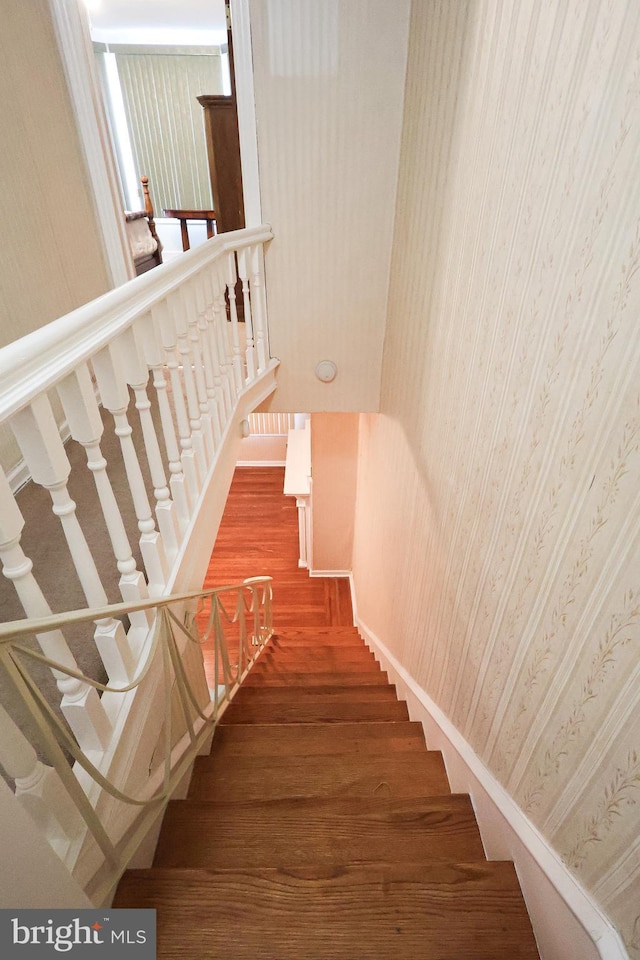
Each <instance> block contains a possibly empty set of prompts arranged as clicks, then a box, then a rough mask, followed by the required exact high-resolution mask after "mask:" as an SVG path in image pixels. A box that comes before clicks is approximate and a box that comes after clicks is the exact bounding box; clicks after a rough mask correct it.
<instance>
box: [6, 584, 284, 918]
mask: <svg viewBox="0 0 640 960" xmlns="http://www.w3.org/2000/svg"><path fill="white" fill-rule="evenodd" d="M136 611H137V612H146V613H149V614H151V615H152V623H153V626H152V630H151V632H150V635H149V642H148V644H147V645H146V648H145V650H144V651H143V654H142V655H141V656H140V658H139V659H138V663H137V665H136V671H135V675H134V677H132V679H131V680H130V681H129V682H125V683H122V684H112V683H100V682H98V681H96V680H94V679H92V678H90V677H86V676H84V675H83V674H82V673H81V672H80V671H79V670H78V669H77V667H75V665H74V664H73V663H70V662H60V661H59V660H56V659H54V658H53V657H52V656H47V655H45V654H41V653H38V652H36V651H35V650H34V649H32V648H31V647H29V646H27V645H26V644H25V643H24V640H25V639H26V638H28V637H30V636H31V635H33V634H34V633H35V634H38V635H41V636H47V635H52V634H54V633H58V632H59V631H60V630H61V629H63V628H64V626H65V625H69V624H82V623H88V622H90V621H92V620H98V621H100V620H104V619H108V620H111V619H114V618H115V617H118V616H121V615H122V614H123V613H127V614H128V615H130V616H131V615H132V614H133V613H134V612H136ZM272 632H273V626H272V594H271V578H270V577H253V578H250V579H248V580H244V581H243V582H242V583H239V584H233V585H230V586H225V587H220V588H217V589H215V590H206V591H200V592H197V593H188V594H181V595H174V596H171V597H166V598H163V599H155V600H147V601H139V602H137V603H135V604H116V605H112V606H109V607H106V608H103V609H98V610H78V611H74V612H72V613H67V614H58V615H55V616H46V617H43V618H40V619H38V620H23V621H15V622H12V623H7V624H2V625H0V670H2V671H3V673H4V675H5V676H6V677H7V678H8V679H9V680H10V681H11V684H12V686H13V689H14V691H15V693H16V696H17V697H19V699H20V702H21V705H22V707H23V709H24V710H26V712H27V713H28V715H29V717H30V719H31V723H32V726H33V727H34V728H35V729H36V730H37V732H38V741H39V747H40V750H41V751H42V752H43V753H44V754H45V756H46V760H47V762H46V763H43V762H42V761H41V760H39V759H38V757H37V755H36V751H35V750H34V748H33V746H32V744H31V743H30V742H29V741H28V740H27V738H26V737H25V735H24V733H23V732H22V731H21V730H20V729H19V727H18V725H17V723H16V722H15V721H14V719H13V718H12V717H11V716H10V714H9V712H8V711H7V710H5V709H4V708H3V707H2V706H1V705H0V767H1V768H2V769H3V770H4V772H5V774H6V775H7V776H8V777H10V778H12V779H13V780H14V781H15V791H16V796H17V797H18V799H19V800H20V802H21V803H22V804H23V806H24V807H25V808H26V809H27V810H28V811H29V813H30V814H31V816H32V817H33V819H34V820H35V822H36V824H37V825H38V826H39V827H40V829H41V831H42V834H43V840H44V839H46V840H47V841H48V842H49V843H50V845H51V846H52V847H53V849H54V850H55V851H56V852H57V853H58V855H59V856H60V858H61V859H62V860H63V862H64V863H65V864H66V865H67V867H68V869H69V871H70V872H71V873H73V874H77V877H76V878H77V879H78V880H79V882H81V884H82V885H83V886H84V887H85V890H86V892H87V894H88V895H89V896H90V897H91V898H92V899H93V900H94V902H95V903H96V904H100V903H102V902H104V901H105V900H107V899H108V898H109V895H110V893H111V892H112V891H113V888H114V885H115V883H116V882H117V880H118V879H119V877H120V875H121V873H122V872H123V870H124V869H125V868H126V866H127V864H128V862H129V860H130V858H131V856H132V855H133V854H134V853H135V851H136V849H137V847H138V845H139V843H140V841H141V840H142V839H143V838H144V837H145V835H146V834H147V832H148V831H149V829H150V827H151V826H152V825H153V823H154V821H155V820H157V818H158V816H159V815H160V814H161V812H162V811H163V809H164V806H165V804H166V803H167V801H168V800H169V798H170V797H171V794H172V793H173V791H174V790H175V789H176V786H177V785H178V784H179V783H180V781H181V780H182V778H183V777H184V775H185V772H186V771H187V769H188V767H189V766H190V764H191V763H192V762H193V760H194V758H195V756H196V755H197V753H198V751H199V750H200V748H201V747H202V746H203V744H204V743H205V742H206V741H207V739H208V738H209V737H210V736H211V734H212V731H213V728H214V727H215V724H216V723H217V721H218V719H219V718H220V716H221V714H222V712H223V711H224V709H225V708H226V706H227V705H228V703H229V702H230V700H231V698H232V697H233V695H234V693H235V692H236V690H237V689H238V687H239V685H240V684H241V683H242V680H243V679H244V677H245V676H246V674H247V672H248V670H249V669H250V668H251V666H252V665H253V663H254V662H255V660H256V659H257V657H258V656H259V655H260V653H261V651H262V649H263V648H264V645H265V644H266V643H267V641H268V640H269V638H270V637H271V635H272ZM193 648H195V650H196V654H195V657H194V655H193V654H194V651H193ZM61 652H62V653H63V654H64V651H63V650H62V651H61ZM203 656H204V659H205V661H206V666H205V671H206V672H205V676H206V679H207V682H208V687H207V686H206V685H203V683H202V680H203V669H202V667H203ZM62 659H64V656H63V657H62V658H61V660H62ZM67 659H68V658H67ZM34 662H38V663H44V664H46V665H47V666H48V667H49V668H50V669H51V670H53V671H55V672H56V674H58V675H61V676H63V677H65V678H68V679H69V680H71V681H72V682H74V683H77V684H80V685H82V687H83V688H90V689H92V690H93V692H94V693H95V692H96V691H100V692H101V694H102V699H101V701H100V702H103V701H107V710H108V711H109V712H110V713H114V714H116V715H118V716H119V723H120V724H122V723H123V720H126V713H127V712H128V711H130V710H131V707H132V703H133V696H134V695H135V694H136V693H138V692H140V691H141V688H142V687H143V685H146V686H147V687H148V686H149V684H150V681H151V680H152V679H153V675H154V673H156V674H157V673H160V674H161V678H160V683H159V684H157V686H158V696H157V698H156V699H159V700H160V702H161V703H162V705H163V709H162V712H159V711H158V710H157V709H156V710H155V711H154V725H153V726H154V729H155V737H154V739H153V741H152V742H151V743H150V749H149V751H148V753H149V758H150V759H149V762H148V764H147V765H146V767H145V769H147V770H148V773H146V774H145V775H143V776H141V775H140V773H139V771H138V772H137V773H136V775H135V777H133V778H129V780H128V781H125V782H118V781H117V780H115V779H113V778H110V777H109V776H108V775H106V774H105V772H104V770H103V769H102V768H101V765H100V763H99V760H97V758H96V756H95V754H93V755H89V754H87V753H86V752H85V751H83V750H82V748H81V745H80V744H79V743H78V741H77V738H76V737H75V734H74V730H73V728H72V727H71V726H70V725H69V724H67V723H65V722H64V720H63V719H61V718H60V717H58V716H57V715H56V713H55V711H54V710H52V708H51V705H50V704H49V703H48V702H47V700H46V698H45V697H44V696H43V694H42V693H41V691H40V689H39V687H38V683H37V680H36V679H34V676H33V674H32V672H31V668H32V666H33V664H34ZM118 700H120V701H121V703H120V704H119V705H118V707H117V709H115V710H114V709H113V702H114V701H118Z"/></svg>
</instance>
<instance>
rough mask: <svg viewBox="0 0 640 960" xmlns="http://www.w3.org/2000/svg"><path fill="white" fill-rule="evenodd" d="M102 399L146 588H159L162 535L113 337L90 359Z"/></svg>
mask: <svg viewBox="0 0 640 960" xmlns="http://www.w3.org/2000/svg"><path fill="white" fill-rule="evenodd" d="M92 363H93V369H94V371H95V374H96V380H97V382H98V388H99V390H100V396H101V398H102V402H103V404H104V406H105V407H106V408H107V410H108V411H109V412H110V413H111V415H112V416H113V420H114V423H115V433H116V436H117V437H118V439H119V440H120V449H121V450H122V459H123V461H124V468H125V472H126V474H127V481H128V484H129V490H130V492H131V497H132V499H133V506H134V509H135V513H136V518H137V520H138V529H139V531H140V552H141V553H142V559H143V561H144V566H145V569H146V571H147V579H148V581H149V592H150V593H152V594H158V593H161V592H162V589H163V587H164V584H165V583H166V577H167V561H166V557H165V553H164V546H163V543H162V537H161V536H160V534H159V533H158V531H157V530H156V525H155V522H154V519H153V515H152V513H151V506H150V504H149V498H148V496H147V491H146V488H145V485H144V479H143V476H142V471H141V469H140V462H139V460H138V454H137V452H136V448H135V444H134V442H133V439H132V434H133V430H132V429H131V426H130V424H129V420H128V418H127V410H128V408H129V391H128V390H127V385H126V383H125V380H124V377H123V376H122V367H123V363H124V361H123V351H122V350H121V348H120V344H119V343H118V342H117V341H116V342H113V343H110V344H109V346H107V347H104V349H102V350H100V351H99V352H98V353H97V354H96V355H95V356H94V357H93V360H92Z"/></svg>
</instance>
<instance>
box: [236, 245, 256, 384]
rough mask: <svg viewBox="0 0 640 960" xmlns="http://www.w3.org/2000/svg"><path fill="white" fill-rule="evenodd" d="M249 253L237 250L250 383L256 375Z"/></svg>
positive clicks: (243, 248) (244, 249)
mask: <svg viewBox="0 0 640 960" xmlns="http://www.w3.org/2000/svg"><path fill="white" fill-rule="evenodd" d="M248 261H249V251H248V250H247V248H246V247H242V249H241V250H238V273H239V275H240V279H241V280H242V299H243V303H244V329H245V336H246V347H245V357H246V363H247V380H248V381H249V382H251V381H252V380H254V379H255V375H256V350H255V345H254V342H253V320H252V318H251V299H250V297H249V264H248Z"/></svg>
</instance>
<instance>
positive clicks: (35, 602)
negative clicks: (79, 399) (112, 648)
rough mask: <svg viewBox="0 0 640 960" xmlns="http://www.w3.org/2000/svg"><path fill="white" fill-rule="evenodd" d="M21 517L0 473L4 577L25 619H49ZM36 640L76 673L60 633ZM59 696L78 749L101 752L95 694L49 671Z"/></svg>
mask: <svg viewBox="0 0 640 960" xmlns="http://www.w3.org/2000/svg"><path fill="white" fill-rule="evenodd" d="M23 528H24V518H23V516H22V514H21V513H20V510H19V508H18V505H17V503H16V502H15V500H14V498H13V494H12V493H11V489H10V487H9V481H8V480H7V478H6V477H5V475H4V473H3V472H2V471H0V562H1V563H2V572H3V574H4V576H5V577H6V578H7V579H8V580H11V581H12V582H13V585H14V587H15V590H16V593H17V594H18V598H19V600H20V603H21V604H22V608H23V610H24V612H25V614H26V616H27V617H31V618H38V617H48V616H51V608H50V606H49V604H48V603H47V601H46V599H45V597H44V594H43V593H42V590H41V589H40V587H39V585H38V583H37V581H36V579H35V577H34V575H33V573H32V569H33V564H32V563H31V560H29V558H28V557H26V556H25V554H24V551H23V550H22V547H21V545H20V540H21V536H22V530H23ZM36 640H37V641H38V643H39V645H40V649H41V650H42V652H43V653H44V655H45V657H49V659H50V660H54V661H55V662H56V663H59V664H60V665H61V666H64V667H68V668H69V669H70V670H76V671H78V665H77V663H76V660H75V657H74V656H73V654H72V653H71V650H70V649H69V646H68V644H67V641H66V640H65V638H64V636H63V634H62V633H61V631H60V630H51V631H47V632H46V633H39V634H36ZM52 673H53V676H54V677H55V679H56V683H57V686H58V690H59V691H60V694H61V696H62V700H61V702H60V709H61V710H62V713H63V715H64V717H65V719H66V721H67V723H68V724H69V727H70V728H71V730H72V732H73V734H74V736H75V738H76V740H77V741H78V744H79V746H80V748H81V749H82V750H83V751H84V752H85V753H86V752H88V751H92V750H97V751H100V750H103V749H104V748H105V747H106V746H107V744H108V742H109V738H110V736H111V724H110V723H109V720H108V719H107V716H106V714H105V712H104V709H103V707H102V703H101V701H100V697H99V696H98V693H97V691H96V690H95V689H94V688H93V687H91V686H89V685H88V684H86V683H83V682H82V681H81V680H77V679H76V678H75V677H70V676H68V675H67V674H66V673H63V672H62V671H60V670H52Z"/></svg>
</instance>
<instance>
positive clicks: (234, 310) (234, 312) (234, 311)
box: [226, 250, 244, 396]
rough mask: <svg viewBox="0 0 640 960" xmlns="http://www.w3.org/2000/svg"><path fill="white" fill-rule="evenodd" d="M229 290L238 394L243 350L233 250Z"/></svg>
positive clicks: (241, 379)
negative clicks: (241, 346)
mask: <svg viewBox="0 0 640 960" xmlns="http://www.w3.org/2000/svg"><path fill="white" fill-rule="evenodd" d="M226 259H227V291H228V294H229V318H230V320H231V343H232V350H233V380H234V386H235V390H234V393H235V395H236V396H237V395H238V394H239V393H240V391H241V390H242V387H243V386H244V384H243V379H244V378H243V375H242V350H241V349H240V333H239V330H238V307H237V304H236V281H237V279H238V271H237V269H236V255H235V253H234V251H233V250H230V251H229V253H228V254H227V258H226Z"/></svg>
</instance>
